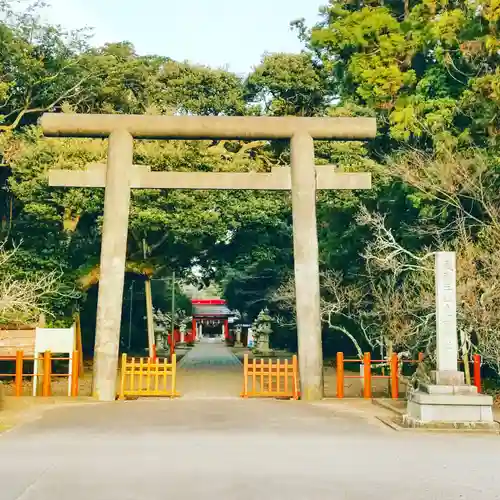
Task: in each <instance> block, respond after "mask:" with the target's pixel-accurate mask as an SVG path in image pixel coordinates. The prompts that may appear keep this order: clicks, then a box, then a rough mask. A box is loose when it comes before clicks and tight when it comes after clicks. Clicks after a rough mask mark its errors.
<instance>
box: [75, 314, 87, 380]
mask: <svg viewBox="0 0 500 500" xmlns="http://www.w3.org/2000/svg"><path fill="white" fill-rule="evenodd" d="M75 336H76V339H75V346H76V350H77V351H78V352H79V353H80V354H79V356H78V359H79V363H78V376H79V377H83V375H84V373H85V367H84V366H83V345H82V322H81V319H80V312H77V313H76V315H75Z"/></svg>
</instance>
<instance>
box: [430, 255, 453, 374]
mask: <svg viewBox="0 0 500 500" xmlns="http://www.w3.org/2000/svg"><path fill="white" fill-rule="evenodd" d="M455 262H456V258H455V252H437V253H436V263H435V265H436V267H435V279H436V333H437V339H436V345H437V369H438V371H454V372H455V371H457V362H458V336H457V285H456V263H455Z"/></svg>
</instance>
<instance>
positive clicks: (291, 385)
mask: <svg viewBox="0 0 500 500" xmlns="http://www.w3.org/2000/svg"><path fill="white" fill-rule="evenodd" d="M275 361H276V362H273V360H272V359H268V360H264V359H253V360H252V362H250V361H249V360H248V354H245V358H244V363H243V392H242V393H241V397H243V398H291V399H299V381H298V379H299V370H298V363H297V356H293V358H292V361H291V362H290V361H289V360H288V359H285V360H280V359H276V360H275Z"/></svg>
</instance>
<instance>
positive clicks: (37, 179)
mask: <svg viewBox="0 0 500 500" xmlns="http://www.w3.org/2000/svg"><path fill="white" fill-rule="evenodd" d="M318 1H319V0H318ZM325 1H326V0H325ZM13 3H14V2H13V1H10V0H2V1H0V9H1V10H2V13H3V16H2V22H0V134H1V135H0V156H1V159H0V162H1V164H2V176H1V177H0V179H1V181H2V183H3V190H2V192H1V194H0V197H1V198H0V199H1V211H2V220H3V222H2V227H1V231H2V237H3V239H4V240H5V241H6V243H5V244H6V248H8V247H13V246H15V245H16V244H17V243H19V242H21V241H22V244H21V246H19V248H17V251H16V252H15V254H14V255H13V256H12V258H11V260H9V266H12V269H15V274H16V275H19V276H22V275H24V276H26V275H29V274H30V273H32V272H35V271H36V272H47V273H50V272H54V271H57V272H61V273H62V276H63V278H62V281H63V283H64V285H65V286H66V287H67V290H73V287H76V288H75V289H76V290H78V291H79V293H73V292H72V293H70V294H66V297H67V300H64V301H52V302H50V301H48V302H47V307H48V308H50V307H52V312H53V313H54V314H55V315H56V316H58V317H60V316H65V315H66V316H68V317H69V316H70V315H71V314H72V312H73V310H74V309H76V308H81V307H84V308H85V307H86V306H85V304H88V303H89V301H92V300H95V289H93V288H92V287H93V286H95V285H96V284H97V283H98V279H99V268H98V264H99V252H100V231H101V222H102V221H101V219H102V210H103V192H102V190H87V189H53V188H49V187H48V186H47V175H46V174H47V170H48V169H49V168H52V167H63V168H73V169H81V168H84V167H85V165H87V164H88V163H92V162H102V161H104V160H105V156H106V144H105V142H104V141H100V140H76V139H57V140H54V139H46V138H43V137H42V136H41V132H40V130H39V128H38V127H37V119H38V117H39V116H40V115H41V113H43V112H45V111H55V112H67V111H73V112H86V113H88V112H92V113H139V114H152V115H153V114H194V115H256V114H257V115H259V114H265V115H272V116H284V115H297V116H375V117H377V121H378V129H379V132H378V136H377V139H376V140H375V141H371V142H369V143H361V142H351V143H346V142H338V143H331V142H318V143H317V144H316V157H317V162H318V163H320V164H326V163H333V164H336V165H338V167H339V168H341V169H343V170H350V171H370V172H372V174H373V179H374V187H373V189H372V190H371V191H367V192H358V191H354V192H335V193H334V192H328V193H321V194H318V231H319V237H320V266H321V271H322V273H323V284H322V311H323V318H324V325H325V331H324V344H325V348H326V349H325V353H326V354H327V355H328V354H331V353H332V352H333V351H334V350H335V349H337V348H338V346H339V342H341V341H345V339H351V337H352V339H354V342H353V345H358V346H359V345H362V346H364V347H370V346H371V347H381V346H382V347H383V348H388V346H389V345H390V346H391V348H392V347H394V348H395V349H399V350H403V349H406V350H410V351H411V350H413V351H415V350H418V349H425V348H427V347H428V345H429V339H430V338H431V337H432V333H433V330H432V324H433V316H432V310H430V309H429V303H428V297H429V294H430V293H431V291H432V290H431V289H430V288H429V286H430V285H429V283H430V282H429V280H428V266H427V265H420V264H419V265H416V264H415V262H419V263H421V262H422V261H421V260H419V259H423V258H424V256H425V255H426V253H427V252H429V251H431V252H432V251H435V250H438V249H443V248H449V249H454V250H456V251H457V253H458V254H459V255H460V258H461V259H462V262H467V263H468V264H467V269H468V274H467V275H466V274H465V273H464V275H463V276H461V277H459V278H460V279H461V280H462V281H460V286H461V287H462V292H461V293H463V295H462V296H461V297H462V300H463V304H464V306H463V307H464V311H465V310H467V311H468V312H467V314H466V315H464V314H463V315H462V320H461V321H462V326H463V328H462V330H461V333H463V335H464V338H466V339H468V340H467V342H465V343H464V345H465V344H467V345H469V346H471V345H472V346H475V347H472V348H475V349H482V351H481V352H483V353H488V354H487V356H489V358H488V359H489V363H490V364H491V365H492V366H500V348H498V349H497V348H496V347H495V335H491V334H489V333H488V334H486V332H485V331H484V329H481V328H480V326H479V325H480V323H481V321H480V320H479V318H480V317H482V318H483V320H482V321H483V322H485V321H486V320H485V318H488V321H487V324H488V325H494V324H495V321H496V318H497V317H496V316H495V315H494V314H493V312H492V311H493V310H496V311H498V310H500V307H497V304H498V302H497V301H498V300H499V299H498V296H497V295H494V294H491V293H490V294H488V290H489V289H490V288H492V289H497V288H495V287H496V286H497V281H496V280H500V278H499V277H498V276H496V275H495V272H494V268H495V265H494V263H493V262H492V261H490V260H488V259H487V255H488V249H489V250H491V249H493V248H495V245H497V242H500V240H498V239H497V238H498V229H497V228H498V227H499V226H500V219H499V214H498V209H497V208H495V207H496V206H498V195H497V193H498V188H499V186H498V172H499V170H500V167H499V161H498V159H499V156H498V146H499V145H498V135H499V118H498V117H499V105H500V73H499V70H498V63H499V49H500V42H499V39H498V29H499V18H500V8H499V6H498V2H496V3H495V2H493V1H492V0H474V1H469V2H463V1H456V2H451V1H447V0H445V1H441V2H434V1H433V0H423V1H420V0H416V1H412V2H409V1H405V2H393V1H389V2H387V1H380V2H379V1H373V2H368V3H366V2H351V1H345V0H331V1H330V2H329V3H328V4H327V5H324V6H322V7H321V21H320V22H319V23H318V24H317V25H316V26H312V27H308V26H306V25H305V24H304V22H303V21H300V20H299V21H294V22H293V23H292V26H293V27H294V28H295V29H296V31H297V34H298V36H299V37H300V38H301V40H302V41H303V44H304V49H303V51H302V52H301V53H300V54H282V53H279V54H265V55H264V56H263V58H262V60H261V61H260V63H258V64H257V65H256V67H255V68H254V70H253V71H252V72H251V73H250V74H249V75H247V77H246V78H244V79H242V78H240V77H238V76H237V75H234V74H232V73H230V72H228V71H225V70H221V69H213V68H208V67H202V66H196V65H192V64H189V63H187V62H178V61H174V60H172V59H171V58H169V57H168V54H162V55H154V56H142V55H139V54H137V53H136V51H135V48H134V46H133V45H132V44H131V43H129V42H126V41H124V42H122V43H113V44H107V45H105V46H103V47H93V46H92V45H91V43H90V42H91V39H90V38H89V37H88V36H87V34H86V33H85V32H84V31H80V32H72V33H66V32H64V30H63V29H62V28H60V27H57V26H51V25H47V24H45V23H43V22H42V21H41V20H40V17H39V11H38V10H37V8H36V7H33V8H31V9H28V10H26V11H23V12H21V13H18V11H16V10H15V9H12V8H11V7H12V5H13ZM318 8H320V6H319V5H318ZM16 12H17V13H16ZM134 160H135V162H136V163H138V164H144V165H149V166H150V167H151V168H152V170H156V171H167V170H182V171H194V170H197V171H267V170H269V169H270V168H271V167H273V166H286V165H288V164H289V161H290V158H289V147H288V144H287V143H286V142H283V141H274V142H267V141H255V142H242V141H165V142H152V141H137V142H136V146H135V158H134ZM426 165H430V166H432V168H431V167H429V168H424V167H425V166H426ZM490 253H491V252H490ZM396 257H397V258H396ZM400 257H405V259H406V260H405V259H403V260H401V259H400ZM387 259H389V260H387ZM391 259H392V260H391ZM398 259H399V260H398ZM412 259H413V260H412ZM380 263H382V264H383V265H380ZM193 266H196V269H197V272H196V273H193V272H192V271H193ZM496 268H497V269H498V268H500V267H499V266H497V267H496ZM292 269H293V250H292V222H291V209H290V199H289V195H288V194H276V193H258V192H252V193H246V192H245V193H243V192H192V191H167V190H137V191H135V192H134V193H133V204H132V209H131V214H130V228H129V239H128V252H127V272H128V273H129V274H128V276H129V279H134V278H133V277H134V276H135V277H137V276H139V277H144V276H154V277H156V278H164V277H168V276H170V275H171V272H172V271H175V272H176V273H177V275H178V276H180V277H181V278H182V279H183V280H184V281H186V282H189V281H191V282H193V283H197V284H200V285H201V283H202V282H204V283H205V284H208V283H209V282H214V281H215V282H217V283H218V284H219V285H221V286H222V287H223V289H224V293H225V296H226V298H227V299H228V300H229V302H230V305H231V307H233V308H238V309H239V310H240V311H241V312H244V313H247V314H248V316H249V317H250V318H253V317H255V315H256V314H257V313H258V312H259V310H260V309H261V308H262V307H264V306H265V305H270V306H271V308H272V312H273V314H274V315H275V316H276V317H278V318H279V320H280V321H279V323H280V331H279V334H278V335H277V336H275V337H274V338H275V342H276V343H277V344H279V345H287V346H289V347H291V348H293V347H294V345H295V343H296V333H295V329H294V311H293V282H291V281H290V280H291V278H290V277H291V273H292ZM200 273H201V274H200ZM472 283H474V285H472ZM498 286H499V287H500V283H498ZM476 299H477V300H476ZM488 300H489V301H490V302H488ZM409 302H411V307H409V306H408V303H409ZM466 306H467V308H468V309H466ZM44 307H45V305H44ZM473 313H474V314H475V315H474V314H473ZM141 314H142V313H141ZM481 315H482V316H481ZM471 318H475V320H474V321H475V322H474V321H472V319H471ZM496 324H500V322H498V321H497V322H496ZM495 328H498V327H494V326H491V328H490V329H489V330H488V332H491V331H493V330H494V331H495V332H496V331H497V330H495ZM339 332H341V333H342V334H343V336H342V337H341V336H339ZM341 338H342V339H343V340H341ZM349 343H351V340H349ZM497 343H498V342H497ZM498 344H499V345H500V343H498ZM495 349H497V350H496V351H495Z"/></svg>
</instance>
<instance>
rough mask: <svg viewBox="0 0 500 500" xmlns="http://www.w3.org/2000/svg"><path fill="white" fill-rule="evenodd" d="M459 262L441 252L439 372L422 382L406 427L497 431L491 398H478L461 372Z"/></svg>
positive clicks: (438, 272) (410, 406)
mask: <svg viewBox="0 0 500 500" xmlns="http://www.w3.org/2000/svg"><path fill="white" fill-rule="evenodd" d="M455 261H456V258H455V253H454V252H437V253H436V257H435V280H436V334H437V339H436V354H437V366H436V370H435V371H433V372H431V377H430V382H420V383H419V384H418V387H417V388H416V389H415V390H413V391H411V393H410V395H409V397H408V406H407V414H406V415H405V416H404V419H403V421H404V424H405V425H407V426H409V427H426V426H429V427H432V426H438V427H442V426H443V425H444V426H450V427H458V428H460V427H486V428H494V427H496V425H497V424H496V423H495V422H494V421H493V413H492V404H493V399H492V397H491V396H486V395H484V394H478V393H477V388H476V387H475V386H471V385H466V384H465V382H464V374H463V372H460V371H459V370H458V369H457V365H458V335H457V313H456V307H457V306H456V262H455Z"/></svg>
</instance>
